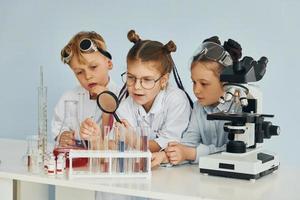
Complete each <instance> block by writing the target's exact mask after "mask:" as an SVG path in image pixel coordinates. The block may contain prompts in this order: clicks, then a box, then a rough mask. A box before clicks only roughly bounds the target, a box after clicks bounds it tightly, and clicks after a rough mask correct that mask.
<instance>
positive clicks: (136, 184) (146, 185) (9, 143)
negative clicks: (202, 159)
mask: <svg viewBox="0 0 300 200" xmlns="http://www.w3.org/2000/svg"><path fill="white" fill-rule="evenodd" d="M25 149H26V144H25V142H24V141H21V140H9V139H0V160H1V161H2V163H1V164H0V178H8V179H15V180H21V181H29V182H35V183H43V184H51V185H57V186H66V187H73V188H80V189H87V190H95V191H103V192H111V193H118V194H124V195H134V196H143V197H150V198H157V199H225V200H226V199H228V200H229V199H230V200H233V199H245V200H246V199H249V200H250V199H251V200H254V199H264V200H267V199H272V200H274V199H300V192H299V191H300V184H299V183H298V179H299V178H300V170H299V169H297V168H296V167H292V166H286V165H284V163H283V164H281V166H280V168H279V170H278V171H276V172H275V173H273V174H270V175H268V176H265V177H262V178H261V179H258V180H256V181H255V182H251V181H246V180H238V179H230V178H222V177H213V176H205V175H202V174H200V173H199V169H198V166H197V165H182V166H177V167H172V168H158V169H156V170H153V171H152V178H151V179H149V180H147V179H143V178H134V179H132V178H121V179H119V178H118V179H116V178H110V179H108V178H106V179H74V180H68V179H67V178H55V177H48V176H47V175H41V174H31V173H28V172H27V170H26V167H25V166H24V165H23V164H22V159H21V158H22V156H23V155H24V154H25Z"/></svg>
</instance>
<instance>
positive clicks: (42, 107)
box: [38, 66, 48, 165]
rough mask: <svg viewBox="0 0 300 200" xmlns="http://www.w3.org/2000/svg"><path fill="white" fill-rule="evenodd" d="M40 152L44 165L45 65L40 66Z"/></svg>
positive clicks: (45, 151) (45, 145)
mask: <svg viewBox="0 0 300 200" xmlns="http://www.w3.org/2000/svg"><path fill="white" fill-rule="evenodd" d="M38 136H39V138H40V139H39V145H38V152H39V154H40V156H41V158H42V159H41V162H42V165H44V162H45V155H46V153H47V138H48V134H47V87H46V86H44V74H43V66H40V85H39V87H38Z"/></svg>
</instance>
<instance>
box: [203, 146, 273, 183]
mask: <svg viewBox="0 0 300 200" xmlns="http://www.w3.org/2000/svg"><path fill="white" fill-rule="evenodd" d="M278 167H279V161H278V158H277V156H276V155H275V154H274V153H270V152H267V151H265V150H262V149H260V148H259V149H253V150H248V151H247V152H246V153H241V154H234V153H227V152H222V153H217V154H212V155H208V156H204V157H200V159H199V168H200V172H201V173H204V174H209V175H213V176H222V177H229V178H238V179H247V180H253V179H254V180H255V179H258V178H260V177H262V176H265V175H267V174H270V173H272V172H273V171H275V170H277V169H278Z"/></svg>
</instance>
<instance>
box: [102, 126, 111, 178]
mask: <svg viewBox="0 0 300 200" xmlns="http://www.w3.org/2000/svg"><path fill="white" fill-rule="evenodd" d="M109 133H110V126H104V128H103V132H102V141H103V150H104V151H105V152H107V151H109V148H108V141H109ZM101 171H102V172H104V173H107V172H108V171H109V158H104V159H103V164H102V170H101Z"/></svg>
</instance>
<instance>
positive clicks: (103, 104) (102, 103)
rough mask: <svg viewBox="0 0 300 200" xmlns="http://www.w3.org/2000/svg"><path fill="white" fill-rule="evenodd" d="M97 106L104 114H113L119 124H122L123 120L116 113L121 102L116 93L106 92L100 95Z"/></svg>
mask: <svg viewBox="0 0 300 200" xmlns="http://www.w3.org/2000/svg"><path fill="white" fill-rule="evenodd" d="M97 105H98V107H99V108H100V109H101V110H102V111H103V112H105V113H109V114H112V115H113V116H114V118H115V119H116V120H117V122H120V123H121V120H120V119H119V117H118V115H117V114H116V113H115V112H116V110H117V109H118V107H119V100H118V97H117V96H116V95H115V94H114V93H112V92H111V91H104V92H101V93H100V94H98V96H97Z"/></svg>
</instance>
